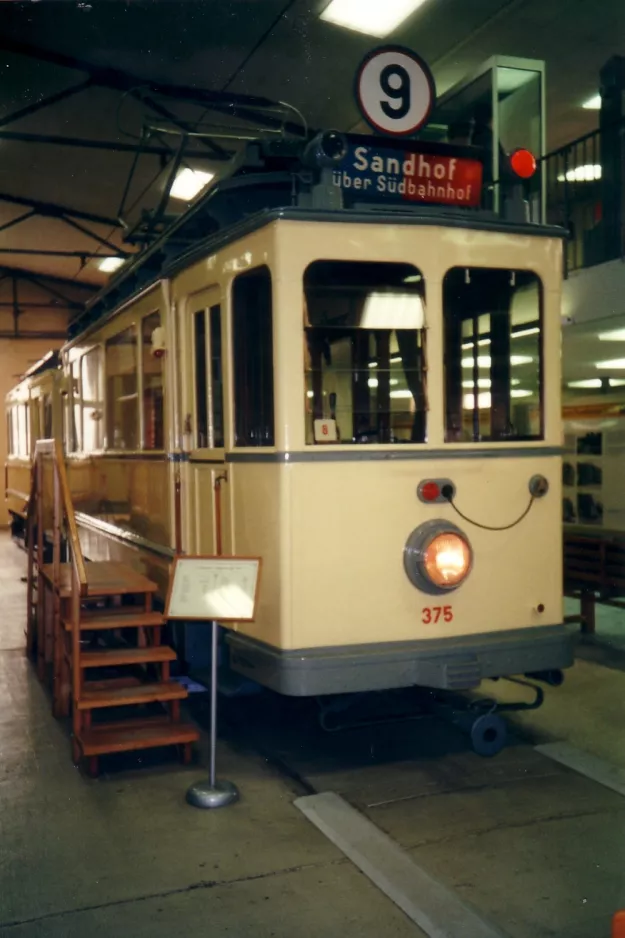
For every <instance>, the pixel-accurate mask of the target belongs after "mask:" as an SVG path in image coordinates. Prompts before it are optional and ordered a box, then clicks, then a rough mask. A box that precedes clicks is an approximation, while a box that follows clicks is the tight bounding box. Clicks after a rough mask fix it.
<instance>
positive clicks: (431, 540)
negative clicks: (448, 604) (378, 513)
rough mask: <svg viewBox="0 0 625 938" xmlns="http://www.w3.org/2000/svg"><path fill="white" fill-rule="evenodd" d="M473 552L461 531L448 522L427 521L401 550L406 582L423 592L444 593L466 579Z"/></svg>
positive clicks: (414, 532)
mask: <svg viewBox="0 0 625 938" xmlns="http://www.w3.org/2000/svg"><path fill="white" fill-rule="evenodd" d="M472 563H473V552H472V550H471V545H470V544H469V541H468V539H467V538H466V536H465V535H464V534H463V533H462V531H461V530H460V529H459V528H457V527H456V525H455V524H451V523H450V522H448V521H442V520H438V521H434V520H432V521H426V523H425V524H422V525H420V526H419V527H418V528H417V529H416V530H415V531H413V532H412V534H411V535H410V537H409V538H408V540H407V541H406V546H405V548H404V568H405V570H406V573H407V575H408V579H409V580H410V582H411V583H412V584H413V586H416V587H417V589H420V590H423V592H425V593H446V592H448V591H449V590H453V589H456V587H458V586H460V584H461V583H463V582H464V580H466V578H467V576H468V574H469V572H470V570H471V566H472Z"/></svg>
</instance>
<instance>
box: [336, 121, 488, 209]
mask: <svg viewBox="0 0 625 938" xmlns="http://www.w3.org/2000/svg"><path fill="white" fill-rule="evenodd" d="M360 140H362V137H361V138H360ZM482 176H483V167H482V163H481V162H480V161H479V160H476V159H470V158H466V157H459V156H447V155H443V154H438V153H431V152H428V153H417V152H409V151H407V150H403V149H401V148H399V147H398V148H396V149H395V148H393V149H390V148H387V147H378V148H376V147H375V146H369V145H367V144H364V143H361V142H358V143H352V142H349V143H348V146H347V149H346V153H345V156H344V157H343V158H342V159H341V160H340V161H339V162H337V163H336V164H335V166H334V168H333V170H332V182H333V184H334V185H335V186H337V187H338V188H340V189H341V190H342V191H343V193H344V195H345V196H348V195H349V197H350V201H364V202H370V201H402V202H423V203H431V204H438V205H463V206H467V207H476V206H478V205H479V204H480V200H481V196H482Z"/></svg>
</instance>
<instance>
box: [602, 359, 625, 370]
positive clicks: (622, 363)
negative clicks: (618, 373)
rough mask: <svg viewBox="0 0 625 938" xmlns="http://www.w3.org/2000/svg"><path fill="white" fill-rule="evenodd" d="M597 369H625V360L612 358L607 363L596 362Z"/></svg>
mask: <svg viewBox="0 0 625 938" xmlns="http://www.w3.org/2000/svg"><path fill="white" fill-rule="evenodd" d="M595 368H625V358H612V359H610V361H607V362H595Z"/></svg>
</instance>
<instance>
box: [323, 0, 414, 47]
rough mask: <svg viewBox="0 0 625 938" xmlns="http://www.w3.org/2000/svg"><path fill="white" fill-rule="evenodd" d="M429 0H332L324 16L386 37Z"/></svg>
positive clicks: (380, 37) (328, 20) (330, 20)
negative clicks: (378, 0)
mask: <svg viewBox="0 0 625 938" xmlns="http://www.w3.org/2000/svg"><path fill="white" fill-rule="evenodd" d="M424 2H425V0H384V2H377V0H331V2H330V3H329V4H328V5H327V7H326V8H325V10H324V11H323V13H322V14H321V19H322V20H325V21H326V22H327V23H334V25H335V26H344V27H345V29H353V30H355V31H356V32H358V33H366V34H367V35H368V36H377V37H378V38H379V39H382V38H383V37H384V36H388V34H389V33H392V32H393V30H394V29H397V27H398V26H399V25H400V24H401V23H403V21H404V20H405V19H407V18H408V17H409V16H410V14H411V13H414V11H415V10H416V9H418V7H420V6H421V5H422V4H423V3H424Z"/></svg>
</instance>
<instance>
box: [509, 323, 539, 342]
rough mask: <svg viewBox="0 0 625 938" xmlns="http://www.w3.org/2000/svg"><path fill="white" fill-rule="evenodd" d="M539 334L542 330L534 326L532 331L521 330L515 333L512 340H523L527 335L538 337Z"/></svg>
mask: <svg viewBox="0 0 625 938" xmlns="http://www.w3.org/2000/svg"><path fill="white" fill-rule="evenodd" d="M539 332H540V329H539V328H538V326H532V327H531V329H519V331H518V332H513V333H512V338H513V339H522V338H523V336H526V335H538V333H539Z"/></svg>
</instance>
